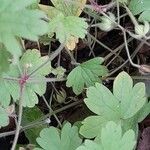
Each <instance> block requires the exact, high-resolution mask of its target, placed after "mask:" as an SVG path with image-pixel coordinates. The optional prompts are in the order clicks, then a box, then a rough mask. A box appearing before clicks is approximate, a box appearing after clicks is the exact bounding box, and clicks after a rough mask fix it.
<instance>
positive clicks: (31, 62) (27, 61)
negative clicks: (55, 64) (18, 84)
mask: <svg viewBox="0 0 150 150" xmlns="http://www.w3.org/2000/svg"><path fill="white" fill-rule="evenodd" d="M47 60H48V56H43V57H41V54H40V52H39V51H38V50H37V49H32V50H27V51H26V53H24V54H23V56H22V58H21V60H20V63H21V66H22V68H23V69H27V73H28V74H30V73H31V72H33V71H34V70H35V69H37V68H39V67H40V66H41V65H42V64H43V63H44V62H46V61H47ZM51 69H52V68H51V62H50V61H49V62H48V63H47V64H45V65H44V67H41V68H39V69H38V71H37V72H36V76H45V75H47V74H49V73H50V72H51Z"/></svg>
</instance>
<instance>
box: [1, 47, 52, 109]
mask: <svg viewBox="0 0 150 150" xmlns="http://www.w3.org/2000/svg"><path fill="white" fill-rule="evenodd" d="M47 59H48V57H47V56H43V57H41V56H40V52H39V51H38V50H35V49H33V50H27V51H26V52H25V53H24V55H23V56H22V58H21V60H20V66H19V67H18V66H16V65H13V64H11V65H10V69H9V71H8V72H7V73H4V74H3V75H2V77H1V78H0V103H1V104H2V106H4V107H6V106H8V105H9V104H10V100H11V97H12V98H13V100H14V101H17V100H18V99H19V91H20V84H19V79H20V78H21V77H22V75H23V74H26V75H29V74H30V73H32V72H33V71H34V70H35V69H37V68H39V67H40V66H41V65H42V64H43V63H45V62H46V61H47ZM50 72H51V63H50V62H48V63H47V64H46V65H44V66H43V67H40V68H39V69H38V71H36V72H35V73H34V74H33V75H31V77H30V78H29V79H28V82H27V83H26V84H25V88H24V91H23V106H28V107H33V106H35V104H37V103H38V97H37V94H38V95H40V96H41V95H43V94H44V93H45V91H46V81H45V76H46V75H47V74H49V73H50ZM9 78H12V79H13V78H14V80H10V79H9ZM15 79H18V80H15Z"/></svg>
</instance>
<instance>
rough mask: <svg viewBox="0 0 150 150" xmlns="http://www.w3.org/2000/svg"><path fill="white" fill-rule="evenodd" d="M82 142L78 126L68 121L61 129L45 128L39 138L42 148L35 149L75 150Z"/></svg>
mask: <svg viewBox="0 0 150 150" xmlns="http://www.w3.org/2000/svg"><path fill="white" fill-rule="evenodd" d="M81 142H82V140H81V139H80V137H79V135H78V128H77V127H76V126H71V124H70V123H66V124H65V125H64V126H63V128H62V130H61V131H59V130H58V129H57V128H54V127H50V128H45V129H43V130H42V131H41V133H40V137H38V138H37V143H38V144H39V145H40V146H41V148H35V149H34V150H75V149H76V148H77V147H78V146H79V145H80V144H81Z"/></svg>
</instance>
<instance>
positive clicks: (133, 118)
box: [80, 72, 148, 138]
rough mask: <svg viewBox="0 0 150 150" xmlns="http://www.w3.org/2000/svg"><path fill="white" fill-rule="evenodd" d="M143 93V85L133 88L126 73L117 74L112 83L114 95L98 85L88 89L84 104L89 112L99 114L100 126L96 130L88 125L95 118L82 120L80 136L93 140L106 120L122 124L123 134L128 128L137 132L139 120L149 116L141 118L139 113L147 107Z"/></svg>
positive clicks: (90, 124)
mask: <svg viewBox="0 0 150 150" xmlns="http://www.w3.org/2000/svg"><path fill="white" fill-rule="evenodd" d="M145 92H146V91H145V86H144V84H143V83H137V84H136V85H135V86H134V87H133V82H132V79H131V77H130V76H129V75H128V74H127V73H125V72H122V73H120V74H119V75H118V76H117V77H116V79H115V81H114V85H113V93H114V95H113V94H112V93H111V92H110V91H109V89H107V88H106V87H105V86H104V85H102V84H99V83H96V84H95V86H93V87H89V88H88V90H87V98H86V99H85V100H84V102H85V104H86V105H87V107H88V108H89V109H90V110H91V111H92V112H94V113H95V114H97V115H98V116H95V118H96V121H97V123H98V122H99V123H100V124H99V125H98V124H97V126H98V127H97V126H94V125H93V123H91V122H92V121H93V118H94V116H92V117H91V118H92V119H91V118H88V119H85V120H84V121H83V125H82V126H81V128H80V133H81V134H82V135H83V136H85V137H88V138H93V137H96V136H97V133H98V130H99V132H100V131H101V130H100V128H101V127H103V126H104V125H105V123H106V121H111V120H112V121H115V122H116V123H118V122H122V123H121V124H122V128H123V129H124V131H127V130H128V129H129V128H132V129H133V130H135V131H136V130H137V123H138V122H139V118H142V117H144V116H146V114H147V113H148V112H147V111H146V112H145V113H144V114H143V115H139V114H138V113H140V110H142V109H143V107H144V106H145V105H146V104H147V101H146V100H147V99H146V96H145V95H146V94H145ZM137 114H138V115H137ZM90 119H91V121H90ZM132 122H133V123H132ZM88 131H89V132H88ZM96 132H97V133H96ZM94 134H95V135H94Z"/></svg>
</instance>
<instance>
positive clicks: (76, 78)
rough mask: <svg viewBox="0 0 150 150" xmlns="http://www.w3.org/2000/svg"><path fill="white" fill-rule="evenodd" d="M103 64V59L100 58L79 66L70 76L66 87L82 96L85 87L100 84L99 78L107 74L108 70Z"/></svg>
mask: <svg viewBox="0 0 150 150" xmlns="http://www.w3.org/2000/svg"><path fill="white" fill-rule="evenodd" d="M102 63H103V58H100V57H98V58H94V59H91V60H88V61H86V62H84V63H82V64H81V65H79V66H77V67H76V68H75V69H73V70H72V71H71V72H70V74H69V75H68V77H67V83H66V85H67V86H68V87H72V88H73V91H74V93H75V94H80V93H81V92H82V90H83V89H84V88H85V87H89V86H92V85H94V84H95V82H100V81H101V80H100V78H99V77H100V76H104V75H106V74H107V69H106V67H105V66H103V65H101V64H102Z"/></svg>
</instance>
